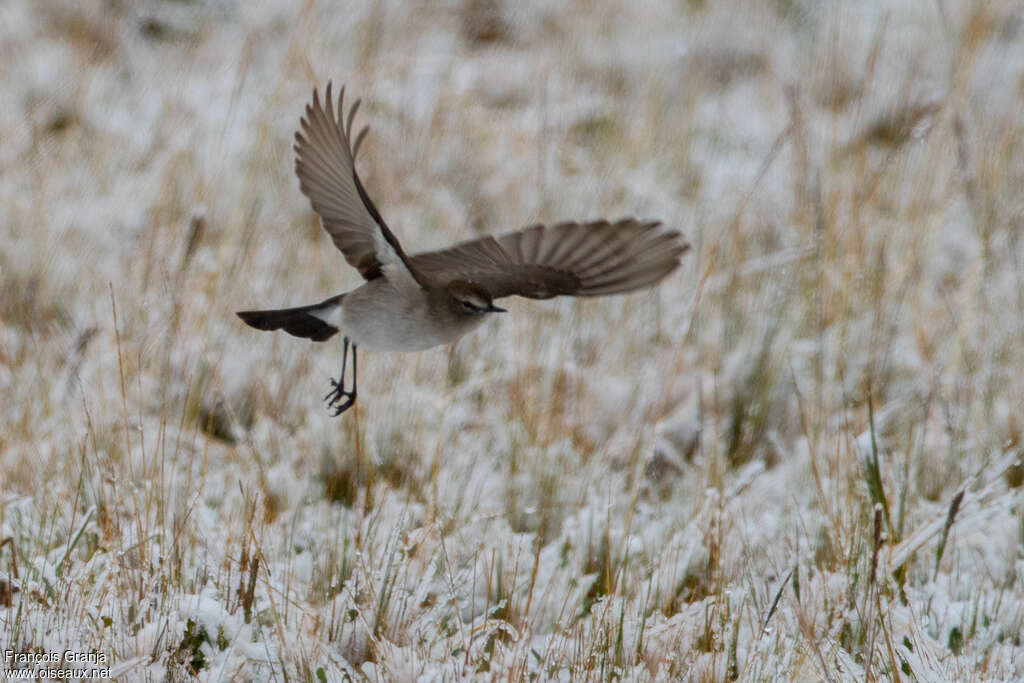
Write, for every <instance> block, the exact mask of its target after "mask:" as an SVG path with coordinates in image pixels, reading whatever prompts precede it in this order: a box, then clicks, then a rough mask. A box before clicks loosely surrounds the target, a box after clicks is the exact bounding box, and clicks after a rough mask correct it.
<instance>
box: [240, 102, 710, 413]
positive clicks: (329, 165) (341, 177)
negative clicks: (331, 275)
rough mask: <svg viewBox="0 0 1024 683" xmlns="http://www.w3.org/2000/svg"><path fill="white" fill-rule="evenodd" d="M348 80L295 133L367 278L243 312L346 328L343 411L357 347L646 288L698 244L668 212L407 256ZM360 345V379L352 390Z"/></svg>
mask: <svg viewBox="0 0 1024 683" xmlns="http://www.w3.org/2000/svg"><path fill="white" fill-rule="evenodd" d="M344 97H345V89H344V88H342V89H341V92H340V93H339V95H338V105H337V109H336V110H335V108H334V105H333V99H332V97H331V85H330V83H328V85H327V92H326V95H325V101H324V105H323V106H321V104H320V98H319V95H318V94H317V91H316V90H315V89H314V90H313V101H312V103H311V104H307V105H306V115H305V117H303V118H302V120H301V130H300V131H298V132H296V134H295V155H296V156H295V172H296V174H297V175H298V176H299V186H300V188H301V189H302V192H303V194H305V195H306V196H307V197H309V200H310V202H311V203H312V205H313V210H314V211H316V213H317V214H319V216H320V219H321V221H322V222H323V226H324V229H325V230H326V231H327V232H328V234H330V236H331V239H332V240H334V245H335V246H336V247H338V249H340V250H341V253H342V254H344V255H345V259H346V260H347V261H348V262H349V264H350V265H351V266H353V267H354V268H356V269H357V270H359V272H360V274H362V276H363V277H364V278H365V279H366V283H365V284H363V285H361V286H360V287H357V288H356V289H354V290H352V291H349V292H345V293H342V294H338V295H336V296H332V297H331V298H329V299H325V300H323V301H321V302H320V303H318V304H313V305H311V306H300V307H298V308H285V309H279V310H264V311H241V312H239V313H238V316H239V317H240V318H241V319H242V320H244V321H245V322H246V323H247V324H249V325H251V326H252V327H255V328H256V329H260V330H278V329H283V330H284V331H285V332H288V333H289V334H292V335H295V336H296V337H305V338H307V339H312V340H313V341H324V340H326V339H329V338H330V337H332V336H334V335H335V334H336V333H337V332H338V331H339V330H340V331H341V332H342V335H343V336H342V339H343V342H344V351H343V355H342V362H341V376H340V377H339V378H338V380H337V381H335V380H334V379H331V392H330V393H329V394H327V396H325V397H324V400H325V401H328V404H327V405H328V408H332V407H333V408H334V413H333V414H334V415H335V416H337V415H340V414H341V413H343V412H344V411H345V410H347V409H348V408H349V407H350V406H352V404H353V403H355V400H356V379H357V370H358V365H357V361H356V351H357V349H358V348H359V347H360V346H364V345H365V346H368V347H370V348H374V349H380V350H384V351H422V350H423V349H429V348H431V347H433V346H438V345H441V344H449V343H451V342H453V341H455V340H456V339H458V338H459V337H461V336H462V335H464V334H466V333H467V332H469V331H470V330H472V329H473V328H475V327H476V326H478V325H479V324H480V323H481V322H483V320H484V317H485V316H486V315H487V314H488V313H500V312H504V310H505V309H503V308H498V307H497V306H495V305H494V300H495V299H499V298H501V297H505V296H513V295H516V296H523V297H528V298H531V299H549V298H551V297H555V296H559V295H569V296H602V295H605V294H620V293H623V292H631V291H633V290H636V289H640V288H643V287H648V286H651V285H654V284H655V283H657V282H659V281H660V280H662V279H663V278H664V277H665V276H666V275H668V274H669V273H671V272H672V271H673V270H674V269H675V268H676V267H677V266H678V265H679V259H680V257H681V256H682V255H683V254H684V253H685V252H686V251H687V250H688V249H689V248H690V245H689V244H688V243H687V242H686V240H685V239H683V236H682V234H680V233H679V232H678V231H675V230H666V229H663V228H662V227H661V223H660V222H658V221H638V220H636V219H633V218H624V219H621V220H618V221H615V222H608V221H593V222H588V223H559V224H557V225H553V226H550V227H546V226H543V225H535V226H532V227H529V228H525V229H523V230H519V231H517V232H510V233H507V234H504V235H499V236H496V237H493V236H488V237H482V238H479V239H475V240H470V241H468V242H462V243H460V244H457V245H455V246H453V247H449V248H447V249H442V250H440V251H432V252H426V253H421V254H413V255H411V256H410V255H408V254H406V253H405V250H404V249H402V245H401V244H399V242H398V238H396V237H395V234H394V233H393V232H391V230H390V229H389V228H388V226H387V224H386V223H385V222H384V219H383V218H382V217H381V215H380V212H379V211H378V210H377V207H376V206H375V205H374V203H373V201H371V200H370V197H369V195H367V193H366V188H364V187H363V183H362V181H361V180H360V179H359V173H358V172H357V171H356V168H355V158H356V155H357V154H358V153H359V146H360V145H361V144H362V142H363V140H364V139H365V137H366V133H367V130H368V129H369V128H368V127H364V128H363V129H362V130H360V131H359V134H358V135H356V136H355V138H354V139H353V137H352V121H353V119H355V115H356V111H357V110H358V109H359V100H356V101H355V103H354V104H353V105H352V108H351V109H350V110H349V112H348V115H347V116H344V117H343V114H344ZM350 345H351V347H352V388H351V389H346V388H345V370H346V364H347V360H348V349H349V346H350Z"/></svg>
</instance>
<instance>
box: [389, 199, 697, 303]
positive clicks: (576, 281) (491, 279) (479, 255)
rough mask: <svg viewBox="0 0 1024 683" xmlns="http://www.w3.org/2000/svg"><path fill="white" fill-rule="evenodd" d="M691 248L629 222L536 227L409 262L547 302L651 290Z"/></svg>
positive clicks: (437, 274) (678, 238)
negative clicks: (573, 297) (561, 298)
mask: <svg viewBox="0 0 1024 683" xmlns="http://www.w3.org/2000/svg"><path fill="white" fill-rule="evenodd" d="M689 248H690V245H689V244H688V243H687V242H686V240H685V239H683V236H682V235H681V234H680V233H679V232H677V231H674V230H665V229H663V228H662V227H661V223H659V222H657V221H654V222H640V221H637V220H636V219H633V218H626V219H622V220H619V221H616V222H614V223H609V222H608V221H596V222H592V223H559V224H557V225H553V226H550V227H548V226H543V225H535V226H533V227H530V228H526V229H524V230H519V231H517V232H512V233H508V234H505V235H500V236H497V237H483V238H480V239H476V240H471V241H469V242H463V243H461V244H457V245H455V246H454V247H451V248H449V249H443V250H440V251H432V252H426V253H422V254H415V255H413V256H412V257H411V258H410V259H409V261H410V263H411V265H412V267H413V268H414V269H415V270H416V271H417V272H418V273H420V274H421V275H422V276H424V277H427V278H430V279H432V280H435V281H441V282H443V281H445V280H448V281H450V280H456V279H463V280H470V281H473V282H478V283H480V284H481V285H483V286H484V287H485V288H486V289H487V290H488V291H489V292H490V293H491V295H492V296H493V297H494V298H499V297H503V296H511V295H518V296H525V297H529V298H531V299H547V298H550V297H553V296H559V295H562V294H567V295H574V296H601V295H604V294H619V293H622V292H630V291H633V290H635V289H640V288H641V287H646V286H649V285H652V284H654V283H656V282H658V281H659V280H661V279H662V278H664V277H665V276H666V275H668V274H669V273H671V272H672V271H673V270H674V269H675V268H676V266H678V265H679V257H680V256H682V254H683V253H685V252H686V251H687V250H688V249H689Z"/></svg>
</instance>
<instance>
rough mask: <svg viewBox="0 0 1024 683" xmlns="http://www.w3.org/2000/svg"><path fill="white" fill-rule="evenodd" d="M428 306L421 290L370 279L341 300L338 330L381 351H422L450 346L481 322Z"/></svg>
mask: <svg viewBox="0 0 1024 683" xmlns="http://www.w3.org/2000/svg"><path fill="white" fill-rule="evenodd" d="M482 318H483V316H471V317H470V316H456V315H454V314H453V313H452V312H450V311H449V310H448V309H446V308H444V307H438V306H436V305H433V306H432V305H431V301H430V299H429V297H428V295H427V293H426V291H425V290H422V289H416V290H410V289H407V288H399V287H395V286H394V285H392V284H391V283H389V282H388V281H387V279H386V278H377V279H374V280H370V281H369V282H367V283H366V284H364V285H363V286H362V287H359V288H358V289H355V290H353V291H352V292H349V293H348V295H347V296H346V297H345V299H344V306H343V308H342V313H341V320H340V321H339V322H340V324H339V327H340V328H341V332H342V334H343V335H345V336H346V337H348V338H349V339H350V340H351V341H353V342H354V343H356V344H358V345H360V346H365V347H366V348H373V349H379V350H381V351H422V350H424V349H429V348H432V347H434V346H441V345H443V344H450V343H451V342H453V341H455V340H456V339H458V338H459V337H461V336H462V335H464V334H466V333H467V332H469V331H470V330H472V329H473V328H474V327H476V326H477V325H479V324H480V323H481V322H482Z"/></svg>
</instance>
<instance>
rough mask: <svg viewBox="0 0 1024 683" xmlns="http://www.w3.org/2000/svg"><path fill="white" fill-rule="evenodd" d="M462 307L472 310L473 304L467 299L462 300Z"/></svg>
mask: <svg viewBox="0 0 1024 683" xmlns="http://www.w3.org/2000/svg"><path fill="white" fill-rule="evenodd" d="M462 307H463V308H465V309H466V310H467V311H472V310H473V304H471V303H469V302H468V301H463V302H462Z"/></svg>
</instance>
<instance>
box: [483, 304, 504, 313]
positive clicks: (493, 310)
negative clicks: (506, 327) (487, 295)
mask: <svg viewBox="0 0 1024 683" xmlns="http://www.w3.org/2000/svg"><path fill="white" fill-rule="evenodd" d="M484 310H485V311H487V312H488V313H508V311H506V310H505V309H504V308H498V307H497V306H495V305H494V304H491V305H490V306H488V307H487V308H485V309H484Z"/></svg>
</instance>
